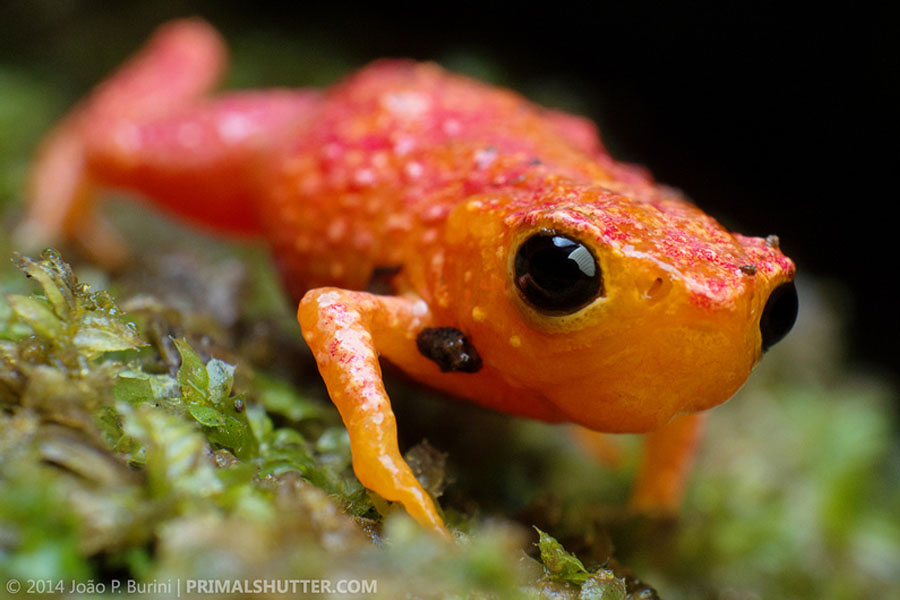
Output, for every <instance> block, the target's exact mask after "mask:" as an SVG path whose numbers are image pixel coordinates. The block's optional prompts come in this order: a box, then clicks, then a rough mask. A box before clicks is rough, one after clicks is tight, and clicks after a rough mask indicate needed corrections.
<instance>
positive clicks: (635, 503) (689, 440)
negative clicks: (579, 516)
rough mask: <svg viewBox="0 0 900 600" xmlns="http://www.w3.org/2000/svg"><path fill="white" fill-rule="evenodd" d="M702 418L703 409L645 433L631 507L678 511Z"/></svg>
mask: <svg viewBox="0 0 900 600" xmlns="http://www.w3.org/2000/svg"><path fill="white" fill-rule="evenodd" d="M705 419H706V414H705V413H696V414H692V415H681V416H678V417H675V418H674V419H672V420H671V421H669V422H668V423H667V424H666V425H664V426H663V427H662V428H660V429H658V430H657V431H654V432H652V433H650V434H648V435H647V439H646V441H645V442H644V456H643V459H642V461H641V466H640V470H639V472H638V476H637V480H636V481H635V484H634V489H633V490H632V492H631V499H630V501H629V507H630V508H632V509H634V510H637V511H640V512H646V513H661V514H664V515H665V514H668V515H674V514H676V513H677V512H678V507H679V505H680V504H681V499H682V496H683V495H684V488H685V484H686V483H687V478H688V474H689V472H690V466H691V462H692V461H693V458H694V455H695V454H696V452H697V446H698V445H699V441H700V435H701V433H702V431H703V423H704V421H705Z"/></svg>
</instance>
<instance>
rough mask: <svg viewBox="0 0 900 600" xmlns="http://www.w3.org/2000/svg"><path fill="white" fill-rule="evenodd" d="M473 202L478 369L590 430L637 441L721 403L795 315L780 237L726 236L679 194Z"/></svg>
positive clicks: (469, 234) (585, 194) (469, 293)
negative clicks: (639, 435) (488, 369)
mask: <svg viewBox="0 0 900 600" xmlns="http://www.w3.org/2000/svg"><path fill="white" fill-rule="evenodd" d="M473 202H474V203H475V204H474V205H473V204H472V203H470V205H469V206H468V207H461V210H466V211H469V213H471V212H473V211H474V212H477V213H479V214H480V215H481V216H482V217H483V218H481V219H477V220H474V219H472V218H471V216H472V215H471V214H470V215H469V219H468V220H467V223H468V225H467V229H466V233H465V236H464V237H465V238H466V239H467V240H468V242H469V243H473V242H474V243H476V244H477V245H478V248H479V250H478V252H480V258H481V263H482V265H483V268H482V269H481V271H480V272H479V273H478V274H476V276H475V277H473V275H472V274H471V273H468V274H466V273H460V274H459V276H460V277H461V280H460V281H462V280H465V279H468V282H463V283H464V285H461V286H460V287H465V288H466V289H465V290H461V291H460V295H461V296H462V297H464V298H468V299H469V302H468V303H464V304H467V305H470V306H467V308H466V310H469V308H471V312H472V314H471V315H460V318H461V319H462V320H463V321H464V326H465V328H467V330H468V331H470V332H471V335H472V338H473V339H474V340H477V342H476V345H477V347H478V350H479V352H480V353H481V356H482V358H483V359H484V361H485V364H486V365H492V366H493V367H495V368H497V370H498V372H501V373H504V374H506V376H507V378H508V379H509V380H510V383H511V384H513V385H514V386H521V387H523V388H527V389H530V390H534V391H538V392H539V393H540V394H541V395H542V396H543V397H544V398H545V399H546V400H548V401H550V402H552V403H553V404H554V405H556V406H557V407H558V408H559V409H560V410H561V411H562V412H563V413H564V414H565V415H566V416H568V417H569V418H571V419H572V420H573V421H576V422H578V423H581V424H583V425H586V426H588V427H592V428H595V429H602V430H605V431H647V430H651V429H654V428H656V427H658V426H660V425H662V424H664V423H666V422H667V421H668V420H669V419H670V418H672V417H673V416H674V415H676V414H680V413H690V412H695V411H699V410H703V409H706V408H710V407H712V406H715V405H717V404H720V403H722V402H724V401H725V400H727V399H728V398H730V397H731V396H732V395H733V394H734V393H735V391H737V389H738V388H739V387H740V386H741V385H742V384H743V383H744V381H745V380H746V379H747V377H748V375H749V374H750V371H751V369H752V368H753V366H754V365H755V364H756V363H757V361H758V360H759V358H760V356H761V355H762V353H763V352H764V351H765V350H766V349H768V347H770V346H771V345H772V344H774V343H775V342H777V341H778V340H779V339H781V338H782V337H783V336H784V335H786V334H787V332H788V331H789V330H790V328H791V326H792V325H793V322H794V319H795V317H796V312H797V297H796V292H795V291H794V288H793V283H792V280H793V277H794V265H793V263H792V262H791V260H790V259H788V258H787V257H785V256H784V255H783V254H782V253H781V252H780V251H779V249H778V241H777V238H775V237H774V236H770V237H769V238H767V239H762V238H751V237H744V236H740V235H733V234H731V233H729V232H728V231H726V230H725V229H724V228H723V227H722V226H721V225H719V224H718V223H717V222H716V221H715V220H714V219H712V218H711V217H709V216H708V215H706V214H704V213H703V212H702V211H700V210H699V209H698V208H696V207H695V206H694V205H692V204H690V203H688V202H686V201H685V200H684V199H683V198H682V197H680V196H678V195H677V194H676V193H675V192H672V191H667V190H665V189H663V190H659V189H657V190H656V191H655V193H654V194H653V195H652V197H651V198H650V199H649V200H646V201H638V202H636V201H634V200H633V199H629V198H626V197H625V196H623V195H621V194H618V193H614V192H611V191H609V190H606V189H603V188H590V187H588V188H586V187H578V186H557V187H555V188H553V189H552V190H550V191H548V192H545V193H543V194H541V195H540V197H539V198H538V199H537V200H535V198H530V199H527V200H523V199H518V200H510V199H506V200H502V199H501V200H498V201H493V200H489V199H477V200H475V201H473ZM492 202H493V206H491V203H492ZM473 206H474V208H473ZM473 221H477V222H478V223H479V224H478V225H474V226H473V225H472V223H473Z"/></svg>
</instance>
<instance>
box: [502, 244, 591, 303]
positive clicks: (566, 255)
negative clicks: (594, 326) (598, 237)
mask: <svg viewBox="0 0 900 600" xmlns="http://www.w3.org/2000/svg"><path fill="white" fill-rule="evenodd" d="M515 280H516V287H517V288H519V291H520V292H521V293H522V296H523V297H524V298H525V300H526V301H527V302H528V303H529V304H531V305H532V306H533V307H534V308H536V309H538V310H539V311H540V312H542V313H546V314H554V315H564V314H569V313H573V312H575V311H577V310H578V309H580V308H583V307H585V306H587V305H588V304H590V303H591V301H593V300H594V298H596V297H597V296H600V295H602V294H603V274H602V273H601V271H600V264H599V263H598V262H597V259H596V257H594V254H593V253H592V252H591V251H590V250H589V249H588V248H587V246H585V245H584V244H582V243H581V242H578V241H576V240H573V239H571V238H569V237H566V236H564V235H558V234H556V233H554V232H552V231H548V232H541V233H537V234H535V235H533V236H531V237H530V238H528V239H527V240H525V242H524V243H523V244H522V245H521V246H519V250H518V252H516V261H515Z"/></svg>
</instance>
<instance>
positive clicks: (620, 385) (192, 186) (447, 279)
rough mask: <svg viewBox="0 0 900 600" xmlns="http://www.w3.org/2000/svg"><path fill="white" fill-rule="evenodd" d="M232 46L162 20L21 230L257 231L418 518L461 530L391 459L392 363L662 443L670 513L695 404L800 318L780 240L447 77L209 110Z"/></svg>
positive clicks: (384, 78) (535, 410)
mask: <svg viewBox="0 0 900 600" xmlns="http://www.w3.org/2000/svg"><path fill="white" fill-rule="evenodd" d="M224 57H225V51H224V47H223V43H222V41H221V39H220V38H219V36H218V35H217V34H216V32H215V31H213V30H212V29H211V27H210V26H209V25H207V24H205V23H203V22H200V21H196V20H186V21H178V22H173V23H170V24H167V25H165V26H163V27H162V28H161V29H160V30H159V31H158V32H157V33H156V34H155V35H154V37H153V38H152V39H151V41H150V42H149V44H148V45H147V47H146V48H144V49H143V50H142V51H141V52H140V53H139V54H138V55H137V56H136V57H134V58H133V59H132V60H131V61H130V62H128V63H127V64H126V65H125V66H123V67H122V68H121V69H120V71H118V72H117V73H116V74H115V75H114V76H113V77H112V78H110V79H109V80H108V81H106V82H104V83H103V84H101V85H100V86H99V87H98V88H97V89H96V90H95V91H94V92H93V93H92V94H91V95H90V96H89V97H88V98H87V99H86V100H85V101H84V102H83V103H82V104H80V105H79V106H77V107H76V108H75V109H74V110H73V111H72V112H71V113H70V114H69V115H68V116H67V117H66V118H65V119H64V120H63V121H62V122H61V123H60V124H59V125H58V126H57V127H56V128H55V129H54V130H53V131H52V132H51V133H50V135H49V136H48V137H47V139H46V141H45V143H44V144H43V146H42V149H41V151H40V153H39V156H38V158H37V161H36V164H35V166H34V169H33V172H32V177H31V187H30V191H29V194H30V199H29V200H30V204H29V212H28V217H27V219H26V221H25V222H24V223H23V225H22V227H21V228H20V230H19V234H20V235H21V236H22V237H23V238H25V239H27V240H29V241H31V242H32V243H34V241H35V240H41V241H50V240H53V239H58V238H59V237H68V238H71V239H74V240H76V241H77V242H79V243H80V244H81V245H82V246H83V247H84V248H86V249H87V250H88V251H89V252H91V253H93V255H94V256H95V257H96V258H98V259H99V260H101V261H104V262H106V263H115V262H118V261H120V260H121V259H122V258H123V256H124V253H123V250H124V245H123V244H122V243H121V242H120V241H119V238H118V237H117V236H116V235H115V234H114V232H113V231H112V230H110V229H109V228H108V227H106V226H105V225H104V224H103V223H104V222H103V221H102V220H101V219H99V218H98V216H97V215H96V213H95V212H94V210H93V208H94V203H93V199H94V190H95V189H96V188H97V187H99V186H103V187H117V188H125V189H129V190H134V191H137V192H139V193H141V194H143V195H144V196H146V197H148V198H151V199H152V200H153V202H154V203H155V204H157V205H159V206H160V207H162V208H163V209H165V210H167V211H168V212H170V213H172V214H174V215H177V216H179V217H182V218H185V219H188V220H190V221H193V222H196V223H198V224H202V225H205V226H207V227H210V228H213V229H214V230H216V231H220V232H227V233H233V234H242V235H245V236H255V237H258V238H262V239H264V240H265V241H266V242H268V243H269V244H270V245H271V249H272V253H273V255H274V257H275V260H276V261H277V263H278V267H279V269H280V272H281V274H282V275H283V278H284V282H285V285H286V286H287V288H288V289H289V291H290V293H291V294H293V295H294V297H295V298H297V299H298V300H300V306H299V311H298V318H299V320H300V325H301V327H302V330H303V336H304V338H305V339H306V342H307V343H308V344H309V346H310V348H311V349H312V351H313V353H314V355H315V358H316V362H317V363H318V367H319V371H320V372H321V374H322V377H323V378H324V380H325V383H326V384H327V387H328V391H329V394H330V395H331V399H332V400H333V402H334V403H335V405H337V408H338V410H339V411H340V413H341V417H342V418H343V420H344V423H345V424H346V426H347V429H348V431H349V433H350V442H351V448H352V452H353V466H354V470H355V472H356V474H357V476H358V477H359V480H360V481H361V482H362V483H363V485H365V486H366V487H367V488H369V489H371V490H374V491H375V492H377V493H378V494H380V495H381V496H383V497H384V498H386V499H388V500H392V501H398V502H401V503H403V506H404V507H405V508H406V510H407V511H408V512H409V514H410V515H412V516H413V517H414V518H415V519H416V520H417V521H419V522H420V523H421V524H422V525H424V526H425V527H428V528H431V529H433V530H436V531H438V532H440V533H446V530H445V529H444V525H443V523H442V520H441V517H440V516H439V514H438V511H437V509H436V507H435V504H434V502H433V500H432V499H431V498H430V497H429V495H428V494H427V493H426V492H425V491H424V490H423V488H422V486H421V485H420V484H419V483H418V482H417V480H416V478H415V477H414V476H413V473H412V471H411V470H410V468H409V466H408V465H407V464H406V463H405V462H404V460H403V458H402V457H401V455H400V452H399V450H398V447H397V430H396V422H395V419H394V415H393V412H392V410H391V403H390V400H389V398H388V396H387V394H386V393H385V389H384V385H383V382H382V376H381V369H380V366H379V360H380V359H381V358H384V359H386V360H388V361H390V362H391V363H393V364H395V365H397V366H398V367H399V368H401V369H402V370H403V371H405V372H406V373H407V374H409V375H410V376H411V377H413V378H415V379H416V380H418V381H421V382H423V383H425V384H427V385H429V386H432V387H434V388H437V389H440V390H443V391H445V392H449V393H450V394H453V395H455V396H458V397H461V398H466V399H468V400H471V401H473V402H477V403H478V404H480V405H482V406H486V407H489V408H492V409H495V410H498V411H503V412H506V413H510V414H515V415H523V416H527V417H531V418H535V419H541V420H543V421H548V422H553V423H556V422H574V423H577V424H580V425H583V426H585V427H587V428H589V429H591V430H595V431H601V432H653V433H651V434H650V435H649V440H648V446H647V451H646V453H645V457H644V462H643V466H642V468H641V472H640V473H639V475H638V482H637V485H636V487H635V490H634V493H633V497H632V505H633V506H634V507H636V508H639V509H646V510H654V509H662V510H672V509H673V508H674V507H675V506H676V505H677V503H678V500H679V496H680V491H681V488H682V480H683V477H684V472H685V470H686V465H687V463H688V462H689V459H690V456H691V452H692V447H693V445H694V440H695V438H696V435H697V433H698V427H699V420H700V418H699V417H698V413H699V412H700V411H703V410H704V409H707V408H710V407H712V406H715V405H717V404H720V403H722V402H724V401H725V400H727V399H728V398H729V397H730V396H731V395H732V394H734V392H735V391H736V390H737V389H738V388H739V387H740V386H741V385H742V384H743V382H744V381H745V380H746V379H747V377H748V375H749V374H750V371H751V369H752V368H753V366H754V364H755V363H756V362H757V361H758V360H759V358H760V355H761V353H762V352H763V351H764V350H765V349H766V348H767V347H768V346H770V345H771V344H773V343H775V342H776V341H778V340H779V339H780V338H781V337H783V336H784V335H785V334H786V333H787V331H788V330H789V329H790V327H791V325H792V324H793V321H794V318H795V315H796V310H797V300H796V293H795V292H794V289H793V284H792V283H791V281H792V279H793V277H794V265H793V263H792V262H791V261H790V259H788V258H787V257H785V256H784V255H783V254H782V253H781V252H780V251H779V248H778V239H777V238H776V237H774V236H770V237H769V238H766V239H762V238H754V237H744V236H741V235H737V234H732V233H729V232H728V231H727V230H725V229H724V228H723V227H722V226H721V225H719V224H718V223H717V222H716V221H715V220H713V219H712V218H711V217H709V216H708V215H706V214H704V213H703V212H702V211H701V210H699V209H698V208H697V207H696V206H694V205H693V204H691V203H690V202H689V201H688V200H686V199H685V198H684V197H683V196H682V195H681V194H680V193H678V192H677V191H675V190H673V189H671V188H667V187H665V186H660V185H658V184H656V183H654V181H653V180H652V179H651V177H650V175H649V174H648V173H647V172H645V171H644V170H642V169H640V168H636V167H632V166H628V165H624V164H622V163H618V162H616V161H614V160H613V159H612V158H610V156H609V154H607V152H606V151H605V150H604V149H603V146H602V145H601V143H600V140H599V138H598V136H597V132H596V131H595V129H594V126H593V124H592V123H590V122H589V121H587V120H585V119H582V118H579V117H574V116H570V115H567V114H563V113H560V112H556V111H552V110H547V109H544V108H541V107H539V106H536V105H534V104H532V103H530V102H528V101H526V100H525V99H523V98H522V97H520V96H519V95H517V94H515V93H513V92H510V91H508V90H503V89H497V88H494V87H490V86H488V85H486V84H484V83H480V82H477V81H473V80H471V79H467V78H465V77H461V76H458V75H453V74H450V73H447V72H445V71H444V70H442V69H441V68H439V67H437V66H435V65H433V64H416V63H413V62H407V61H382V62H377V63H375V64H373V65H371V66H369V67H366V68H365V69H363V70H361V71H359V72H358V73H356V74H354V75H352V76H350V77H348V78H347V79H345V80H343V81H342V82H340V83H338V84H337V85H335V86H334V87H332V88H330V89H328V90H326V91H323V92H319V91H310V90H268V91H253V92H233V93H228V94H224V95H221V96H218V97H213V98H208V97H206V96H204V94H205V92H206V91H207V90H208V89H209V88H210V87H211V86H212V85H213V84H214V82H215V80H216V79H217V77H218V76H219V74H220V72H221V71H222V69H223V67H224V63H225V58H224ZM373 283H375V284H377V285H378V286H379V288H380V289H378V290H377V291H378V292H381V293H375V292H376V290H375V289H374V288H373V287H372V285H373ZM367 290H369V291H367ZM385 292H387V293H385Z"/></svg>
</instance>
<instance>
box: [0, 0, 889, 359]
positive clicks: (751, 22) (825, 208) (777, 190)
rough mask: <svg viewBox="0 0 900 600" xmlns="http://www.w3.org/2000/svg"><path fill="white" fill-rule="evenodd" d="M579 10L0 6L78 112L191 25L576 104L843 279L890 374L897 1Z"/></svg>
mask: <svg viewBox="0 0 900 600" xmlns="http://www.w3.org/2000/svg"><path fill="white" fill-rule="evenodd" d="M585 6H586V7H587V6H589V8H586V7H578V6H573V5H571V4H570V3H563V2H550V3H539V4H534V5H533V6H532V7H526V4H525V3H516V4H514V5H511V6H507V7H496V6H494V7H492V6H488V5H487V4H482V5H477V4H476V5H464V4H461V3H433V4H430V3H416V4H410V5H406V6H403V7H400V6H393V7H385V6H375V5H369V6H368V7H362V6H355V5H347V4H342V3H336V2H319V3H315V5H314V6H306V5H304V3H301V2H274V3H263V2H234V3H225V2H213V1H198V2H181V1H171V2H158V3H150V2H133V3H119V2H108V1H93V2H89V1H79V0H67V1H50V0H37V1H35V2H27V3H26V2H21V3H4V4H3V6H2V7H0V62H3V63H6V64H14V65H23V66H25V67H27V68H29V69H32V70H34V72H36V73H38V74H39V75H40V76H42V77H47V78H52V79H53V80H54V81H57V82H58V85H59V86H61V87H62V88H64V90H65V93H66V94H67V95H68V97H70V98H71V99H72V100H74V99H75V98H77V97H78V96H80V95H81V94H83V93H84V92H85V91H86V90H87V89H88V88H89V87H90V86H91V85H92V84H94V83H96V82H97V81H98V80H99V79H100V78H101V77H102V76H103V74H104V73H105V72H107V71H108V70H109V69H111V68H113V67H114V66H115V65H117V64H118V63H119V62H120V61H121V60H122V58H123V57H124V56H125V55H127V54H128V53H129V52H131V51H132V50H133V49H135V48H136V47H137V46H138V45H139V44H140V43H141V41H142V40H144V39H145V38H146V36H147V35H148V34H149V33H150V32H151V31H152V29H153V28H154V27H155V26H156V25H157V24H159V23H160V22H161V21H163V20H165V19H168V18H171V17H174V16H185V15H192V14H194V15H201V16H204V17H205V18H207V19H208V20H210V21H211V22H212V23H213V24H214V25H216V26H217V27H218V28H219V29H221V30H222V31H223V32H224V34H225V35H226V37H230V36H239V34H241V33H244V34H246V33H247V32H248V31H249V32H255V33H256V34H257V38H258V39H261V40H265V39H266V36H267V35H268V36H270V37H271V39H272V42H271V43H272V44H282V43H285V44H287V46H286V47H287V48H289V49H290V48H293V49H296V48H298V47H299V48H305V49H306V52H307V56H309V55H310V54H309V49H310V47H313V48H321V58H320V59H318V60H321V61H322V62H326V63H327V62H329V61H330V62H331V63H334V65H332V66H337V67H338V68H343V67H346V68H347V69H350V68H353V67H356V66H360V65H362V64H364V63H365V62H367V61H368V60H371V59H374V58H378V57H383V56H409V57H414V58H419V59H435V60H439V61H441V62H444V63H445V64H448V65H449V66H451V67H455V68H463V69H465V68H466V66H467V65H470V66H472V70H474V71H475V72H476V73H478V72H479V69H480V70H482V71H484V70H485V69H487V70H488V71H489V72H485V73H482V74H483V75H485V76H488V77H492V78H493V79H494V80H499V81H500V82H502V83H504V84H507V85H511V86H513V87H516V88H518V89H520V90H523V91H524V92H525V93H526V94H529V95H530V96H532V97H534V98H535V99H537V100H539V101H540V100H542V99H543V98H544V96H554V94H553V91H554V90H560V89H562V90H567V89H568V90H573V91H574V92H575V93H574V94H571V98H572V100H571V101H570V103H569V104H570V106H568V107H569V108H571V109H574V110H575V111H578V112H582V113H584V114H587V115H588V116H590V117H592V118H594V119H596V120H597V121H598V122H599V123H600V126H601V131H602V134H603V137H604V140H605V141H606V143H607V145H608V146H609V147H610V148H611V150H612V153H613V155H614V156H616V157H617V158H620V159H624V160H629V161H633V162H637V163H640V164H644V165H646V166H648V167H650V168H651V169H652V171H653V172H654V174H655V175H656V176H657V178H658V179H659V180H661V181H664V182H666V183H669V184H672V185H674V186H677V187H680V188H682V189H683V190H685V191H686V192H687V193H688V195H689V196H691V197H692V198H693V199H694V200H695V201H696V202H697V203H698V204H699V205H700V206H701V207H702V208H704V209H705V210H707V211H708V212H710V213H712V214H713V215H715V216H716V217H717V218H719V219H720V220H721V221H722V222H723V223H724V224H725V225H727V226H728V227H730V228H732V229H735V230H737V231H740V232H742V233H745V234H752V235H766V234H770V233H776V234H778V235H780V237H781V239H782V247H783V249H784V250H785V253H786V254H788V255H789V256H791V257H792V258H794V259H795V261H796V262H797V264H798V267H799V269H800V272H801V273H809V274H813V275H816V276H819V277H820V278H825V279H828V280H834V281H836V282H839V284H840V285H839V286H838V288H839V289H843V290H845V291H846V292H847V293H846V294H845V295H844V298H845V300H844V301H843V302H842V307H843V310H844V311H845V312H846V313H847V319H848V320H847V323H848V333H849V334H850V336H851V340H852V347H851V356H850V358H851V359H852V360H854V361H856V362H860V363H864V364H865V365H867V366H870V367H872V366H874V367H876V368H878V369H879V370H883V371H884V372H886V373H887V374H889V375H891V376H894V375H895V374H896V373H897V372H898V366H900V343H898V336H900V318H898V300H897V290H898V285H897V283H896V276H895V274H894V273H893V270H894V269H893V266H894V264H895V260H896V259H895V255H896V252H895V243H894V239H895V237H897V236H898V233H897V232H896V226H895V225H894V221H895V220H896V217H895V211H894V205H895V204H896V196H897V192H896V190H895V188H894V185H893V181H890V182H889V179H890V180H893V178H894V177H893V175H894V172H895V171H896V169H897V159H898V152H897V142H896V139H897V138H896V137H895V136H894V134H893V132H892V131H889V124H892V122H893V120H894V119H889V116H890V117H893V116H894V115H895V114H896V113H897V107H898V106H900V104H898V96H897V94H896V88H897V87H898V81H897V79H898V72H900V68H898V64H897V63H898V61H897V57H898V45H897V42H896V40H897V37H898V31H897V28H896V26H895V24H894V21H892V20H891V19H889V18H888V14H887V4H886V3H885V4H872V5H862V4H854V5H852V6H853V7H852V8H851V5H844V6H842V7H841V8H840V10H838V9H837V8H831V9H826V8H825V5H824V4H819V5H816V4H813V3H809V5H808V6H802V5H800V4H785V3H775V2H754V3H708V4H691V3H686V2H673V3H665V2H616V3H603V2H595V3H591V4H589V5H585ZM284 40H288V41H287V42H285V41H284ZM263 43H265V42H264V41H263ZM237 50H240V48H238V49H237ZM270 51H272V50H271V49H270ZM286 51H287V50H286ZM315 55H316V53H315V52H314V53H313V56H315ZM467 57H468V58H471V57H478V60H477V61H470V60H468V58H467ZM485 65H488V66H487V67H486V66H485ZM313 66H315V65H313ZM319 66H321V65H319ZM259 68H260V69H261V70H263V71H264V72H265V71H266V69H269V70H270V71H271V75H272V77H271V79H273V81H267V80H266V75H265V73H264V74H263V75H262V76H261V78H260V80H262V81H265V82H267V83H272V84H282V85H301V84H304V83H309V81H308V80H306V79H304V75H305V74H308V73H309V72H312V71H315V72H319V71H316V69H314V68H312V67H311V66H310V65H308V64H298V65H297V68H296V71H295V74H294V75H293V76H288V77H287V78H284V77H283V70H280V69H277V68H272V67H271V66H270V65H267V64H260V65H259ZM326 70H327V69H326ZM275 75H281V76H282V78H281V79H280V80H274V79H275ZM240 81H241V78H240V76H239V74H238V75H237V76H235V78H234V79H233V83H237V84H240ZM313 83H321V82H319V81H314V82H313ZM548 90H549V93H548ZM0 94H2V90H0ZM559 96H560V95H559V94H556V95H555V97H557V98H558V97H559ZM562 96H563V97H566V95H565V94H562ZM563 104H565V102H563ZM889 121H891V123H889ZM0 135H2V133H0ZM801 303H802V298H801ZM801 309H802V307H801Z"/></svg>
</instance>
